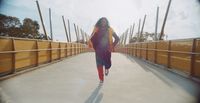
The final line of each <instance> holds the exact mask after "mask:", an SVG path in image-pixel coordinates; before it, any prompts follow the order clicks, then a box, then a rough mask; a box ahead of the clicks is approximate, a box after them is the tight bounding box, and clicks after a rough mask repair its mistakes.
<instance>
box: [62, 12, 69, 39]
mask: <svg viewBox="0 0 200 103" xmlns="http://www.w3.org/2000/svg"><path fill="white" fill-rule="evenodd" d="M62 19H63V24H64V28H65V33H66V37H67V42H69V37H68V33H67V28H66V25H65V18H64V16H62Z"/></svg>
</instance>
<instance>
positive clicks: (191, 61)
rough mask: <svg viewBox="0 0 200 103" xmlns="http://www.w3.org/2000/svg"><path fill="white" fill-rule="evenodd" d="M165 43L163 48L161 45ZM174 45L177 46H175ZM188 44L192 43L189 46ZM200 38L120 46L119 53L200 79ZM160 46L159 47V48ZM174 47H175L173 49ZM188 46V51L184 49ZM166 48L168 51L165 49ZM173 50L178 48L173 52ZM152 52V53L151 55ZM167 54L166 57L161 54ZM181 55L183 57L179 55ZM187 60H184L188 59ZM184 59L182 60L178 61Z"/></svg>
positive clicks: (117, 49)
mask: <svg viewBox="0 0 200 103" xmlns="http://www.w3.org/2000/svg"><path fill="white" fill-rule="evenodd" d="M163 42H164V43H165V44H164V45H163V46H162V45H161V44H159V43H163ZM173 43H175V44H177V45H174V44H173ZM187 43H190V44H189V45H188V44H187ZM199 43H200V38H189V39H178V40H167V41H163V40H162V41H155V42H141V43H140V42H137V43H130V44H127V45H118V46H117V48H116V50H115V51H117V52H121V53H125V54H128V55H131V56H136V57H139V58H143V59H145V60H148V61H151V62H153V63H155V64H160V65H164V66H167V67H168V68H170V69H174V68H175V69H177V70H180V71H182V72H184V73H186V74H189V75H191V76H195V77H200V72H199V67H198V66H199V65H200V58H199V56H200V51H199V50H200V47H199V45H198V44H199ZM158 45H159V46H158ZM173 46H174V47H173ZM184 46H186V49H185V50H184V49H182V47H184ZM163 48H166V49H163ZM172 48H176V49H175V50H173V49H172ZM150 52H151V53H150ZM161 52H165V54H163V55H165V56H166V57H163V55H162V56H161V55H160V54H159V53H161ZM179 54H181V55H179ZM186 57H187V59H184V58H186ZM177 58H182V59H177Z"/></svg>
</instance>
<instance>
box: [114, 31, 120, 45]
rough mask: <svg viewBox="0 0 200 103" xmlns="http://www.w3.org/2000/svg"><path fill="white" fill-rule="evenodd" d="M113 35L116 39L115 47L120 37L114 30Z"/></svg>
mask: <svg viewBox="0 0 200 103" xmlns="http://www.w3.org/2000/svg"><path fill="white" fill-rule="evenodd" d="M113 37H114V39H115V41H114V43H113V48H114V47H115V46H116V45H117V43H118V42H119V37H118V36H117V34H116V33H115V32H114V33H113Z"/></svg>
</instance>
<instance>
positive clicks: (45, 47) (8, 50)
mask: <svg viewBox="0 0 200 103" xmlns="http://www.w3.org/2000/svg"><path fill="white" fill-rule="evenodd" d="M87 50H88V49H87V46H86V45H85V44H80V43H64V42H52V41H47V40H36V39H21V38H5V37H0V76H5V75H8V74H13V73H15V72H18V71H21V70H24V69H29V68H28V67H34V66H38V65H40V64H44V63H49V62H52V61H55V60H60V59H62V58H66V57H69V56H73V55H77V54H80V53H83V52H86V51H87Z"/></svg>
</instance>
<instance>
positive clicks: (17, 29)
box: [0, 14, 21, 36]
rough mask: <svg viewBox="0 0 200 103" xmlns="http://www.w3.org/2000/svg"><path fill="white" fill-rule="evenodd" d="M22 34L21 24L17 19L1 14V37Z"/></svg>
mask: <svg viewBox="0 0 200 103" xmlns="http://www.w3.org/2000/svg"><path fill="white" fill-rule="evenodd" d="M19 33H21V23H20V20H19V19H18V18H16V17H12V16H6V15H3V14H0V35H1V36H5V35H8V36H17V35H19Z"/></svg>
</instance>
